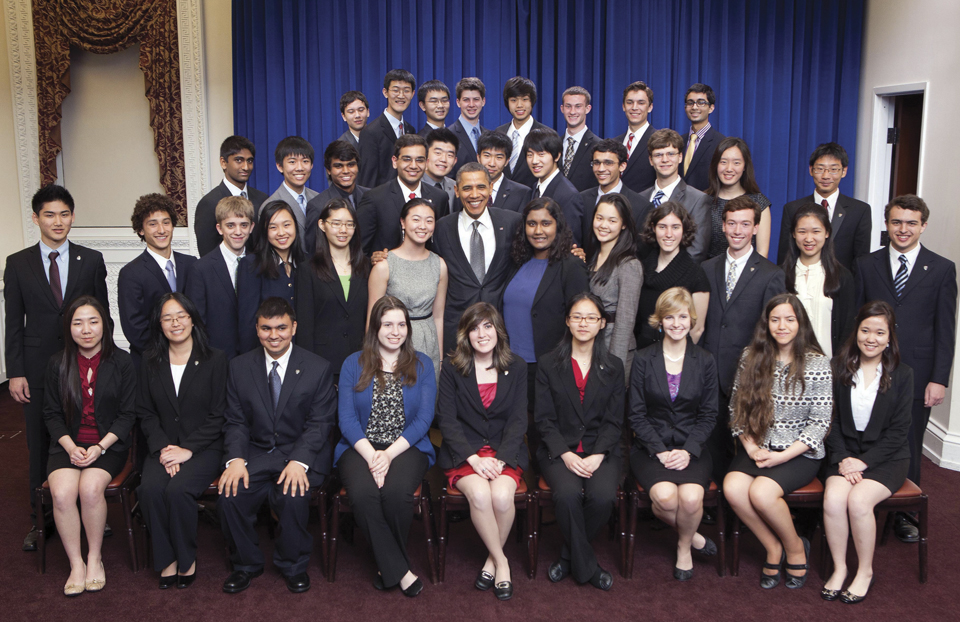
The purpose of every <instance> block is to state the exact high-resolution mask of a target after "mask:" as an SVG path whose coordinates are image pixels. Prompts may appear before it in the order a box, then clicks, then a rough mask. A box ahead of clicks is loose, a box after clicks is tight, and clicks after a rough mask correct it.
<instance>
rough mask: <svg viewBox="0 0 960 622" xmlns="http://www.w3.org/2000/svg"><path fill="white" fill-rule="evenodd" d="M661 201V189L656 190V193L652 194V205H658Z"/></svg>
mask: <svg viewBox="0 0 960 622" xmlns="http://www.w3.org/2000/svg"><path fill="white" fill-rule="evenodd" d="M662 201H663V190H657V193H656V194H655V195H653V206H654V207H660V203H661V202H662Z"/></svg>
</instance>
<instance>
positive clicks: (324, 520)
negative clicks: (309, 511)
mask: <svg viewBox="0 0 960 622" xmlns="http://www.w3.org/2000/svg"><path fill="white" fill-rule="evenodd" d="M319 503H320V507H319V508H318V510H319V511H320V571H321V572H322V573H323V574H326V573H327V564H328V560H329V559H330V549H329V546H328V540H327V539H328V538H329V537H330V522H329V514H328V512H329V511H330V508H329V507H327V504H328V503H329V499H328V496H327V491H326V490H321V491H320V499H319Z"/></svg>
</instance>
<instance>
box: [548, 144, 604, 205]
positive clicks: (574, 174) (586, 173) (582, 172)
mask: <svg viewBox="0 0 960 622" xmlns="http://www.w3.org/2000/svg"><path fill="white" fill-rule="evenodd" d="M560 138H561V139H562V140H563V148H562V149H560V159H559V160H558V161H557V166H559V167H560V171H561V172H562V171H563V162H564V157H565V156H566V153H567V135H566V134H565V133H564V134H560ZM598 142H600V137H599V136H597V135H596V134H594V133H593V132H591V131H590V130H587V131H586V132H584V133H583V136H581V137H580V144H579V145H577V151H576V153H574V154H573V162H572V163H571V164H570V173H569V174H568V175H566V177H567V179H569V180H570V183H572V184H573V185H574V186H576V187H577V192H583V191H584V190H586V189H587V188H592V187H593V186H595V185H596V183H597V178H596V177H594V175H593V166H592V165H591V164H590V162H591V161H592V160H593V149H594V145H595V144H596V143H598Z"/></svg>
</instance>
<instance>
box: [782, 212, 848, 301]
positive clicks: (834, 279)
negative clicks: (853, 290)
mask: <svg viewBox="0 0 960 622" xmlns="http://www.w3.org/2000/svg"><path fill="white" fill-rule="evenodd" d="M806 216H813V217H814V218H816V219H817V220H819V221H820V225H821V226H822V227H823V230H824V231H826V232H827V240H826V242H824V244H823V249H821V251H820V265H821V266H823V273H824V279H823V295H824V296H826V297H827V298H833V297H834V296H836V295H837V292H839V291H840V262H839V261H837V255H836V253H835V252H834V250H833V227H832V226H830V218H829V217H828V216H827V210H825V209H823V207H822V206H820V205H817V204H816V203H809V204H807V205H804V206H802V207H801V208H800V209H798V210H797V213H796V214H794V215H793V221H792V222H791V223H790V237H791V238H792V237H793V233H794V232H795V231H796V230H797V224H798V223H799V222H800V219H801V218H805V217H806ZM799 258H800V247H799V246H797V241H796V240H795V239H794V240H793V243H792V244H788V245H787V252H786V254H785V255H784V256H783V260H782V261H781V262H780V267H781V268H783V273H784V275H786V280H787V291H788V292H790V293H791V294H796V293H797V259H799Z"/></svg>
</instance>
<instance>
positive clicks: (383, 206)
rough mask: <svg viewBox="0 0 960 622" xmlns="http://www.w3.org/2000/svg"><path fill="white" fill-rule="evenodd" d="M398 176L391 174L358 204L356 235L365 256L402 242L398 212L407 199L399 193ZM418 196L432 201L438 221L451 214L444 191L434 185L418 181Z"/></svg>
mask: <svg viewBox="0 0 960 622" xmlns="http://www.w3.org/2000/svg"><path fill="white" fill-rule="evenodd" d="M397 179H398V178H397V176H396V175H394V177H393V178H392V179H390V181H388V182H386V183H384V184H381V185H379V186H377V187H376V188H371V189H370V190H368V191H367V192H366V193H364V195H363V198H362V199H361V200H360V205H359V206H357V220H359V223H358V224H359V225H360V230H359V231H358V232H357V234H358V235H360V240H361V242H362V243H363V252H365V253H366V254H368V255H370V254H371V253H373V251H380V250H383V249H385V248H386V249H391V248H396V247H398V246H400V243H401V242H402V241H403V235H402V230H401V229H400V211H401V210H402V209H403V206H404V204H406V202H407V201H408V200H409V199H408V198H407V197H406V196H404V195H403V194H402V193H401V192H400V182H398V181H397ZM420 196H422V197H423V198H425V199H429V200H430V201H431V202H432V203H433V206H434V208H435V210H434V211H436V213H437V220H439V219H441V218H443V217H444V216H446V215H447V214H449V213H450V203H449V201H448V200H447V193H446V192H444V191H443V190H440V189H439V188H437V187H436V186H432V185H430V184H427V183H423V182H421V183H420Z"/></svg>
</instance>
